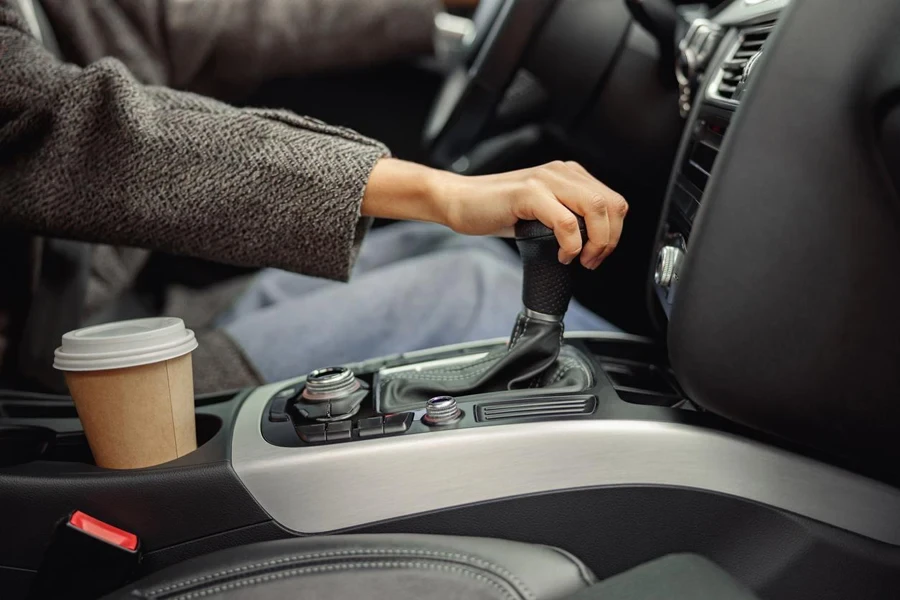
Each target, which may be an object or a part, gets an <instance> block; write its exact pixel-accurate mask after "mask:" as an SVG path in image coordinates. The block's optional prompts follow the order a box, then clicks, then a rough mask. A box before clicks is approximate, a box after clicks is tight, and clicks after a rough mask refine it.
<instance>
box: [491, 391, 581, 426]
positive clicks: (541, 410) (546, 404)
mask: <svg viewBox="0 0 900 600" xmlns="http://www.w3.org/2000/svg"><path fill="white" fill-rule="evenodd" d="M596 406H597V399H596V398H595V397H593V396H574V397H573V396H568V397H565V398H529V399H527V400H510V401H507V402H491V403H489V404H479V405H478V406H476V407H475V416H476V419H477V420H478V421H500V420H504V419H535V418H544V419H546V418H553V417H569V416H573V415H574V416H577V415H589V414H591V413H593V412H594V409H595V408H596Z"/></svg>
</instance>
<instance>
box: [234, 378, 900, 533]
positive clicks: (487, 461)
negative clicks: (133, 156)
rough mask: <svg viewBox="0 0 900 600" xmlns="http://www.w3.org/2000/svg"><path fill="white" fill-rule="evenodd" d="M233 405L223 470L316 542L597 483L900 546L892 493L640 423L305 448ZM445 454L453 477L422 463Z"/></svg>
mask: <svg viewBox="0 0 900 600" xmlns="http://www.w3.org/2000/svg"><path fill="white" fill-rule="evenodd" d="M284 385H285V384H284V383H279V384H274V385H268V386H264V387H261V388H259V389H257V390H256V391H255V392H253V393H252V394H251V395H250V396H249V397H248V398H247V400H246V401H245V402H244V405H243V407H242V408H241V410H240V412H239V413H238V416H237V422H236V423H235V430H234V438H233V441H232V462H233V466H234V470H235V472H236V473H237V475H238V477H239V478H240V480H241V481H242V482H243V484H244V486H246V488H247V490H248V491H249V492H250V493H251V494H252V495H253V497H254V498H255V499H256V501H257V502H258V503H259V504H260V506H262V508H263V509H265V510H266V511H267V512H268V513H269V515H271V517H272V518H273V519H274V520H275V521H277V522H278V523H280V524H281V525H282V526H284V527H286V528H288V529H291V530H293V531H296V532H300V533H324V532H329V531H336V530H340V529H346V528H349V527H354V526H359V525H364V524H368V523H375V522H378V521H383V520H387V519H394V518H399V517H405V516H410V515H415V514H420V513H425V512H428V511H434V510H439V509H444V508H450V507H454V506H461V505H465V504H471V503H475V502H484V501H490V500H497V499H501V498H509V497H514V496H521V495H524V494H533V493H541V492H551V491H557V490H570V489H577V488H589V487H598V486H609V485H659V486H678V487H684V488H693V489H697V490H704V491H708V492H716V493H721V494H727V495H731V496H736V497H739V498H744V499H747V500H750V501H753V502H758V503H761V504H765V505H769V506H772V507H775V508H778V509H781V510H785V511H788V512H791V513H795V514H798V515H802V516H804V517H808V518H810V519H814V520H816V521H820V522H822V523H826V524H829V525H832V526H834V527H839V528H841V529H845V530H847V531H851V532H854V533H857V534H860V535H863V536H866V537H869V538H872V539H875V540H878V541H881V542H885V543H888V544H893V545H900V489H896V488H893V487H891V486H888V485H886V484H884V483H881V482H878V481H874V480H871V479H868V478H865V477H862V476H860V475H856V474H854V473H851V472H849V471H845V470H842V469H839V468H836V467H833V466H830V465H827V464H824V463H821V462H818V461H815V460H812V459H809V458H806V457H803V456H800V455H796V454H792V453H790V452H787V451H784V450H781V449H778V448H773V447H770V446H766V445H763V444H761V443H758V442H755V441H751V440H747V439H743V438H740V437H737V436H734V435H730V434H725V433H720V432H716V431H712V430H708V429H703V428H698V427H692V426H689V425H679V424H671V423H659V422H646V421H611V420H610V421H603V420H593V421H587V420H585V421H576V420H572V421H553V422H544V423H529V424H520V425H500V426H496V427H480V428H477V429H465V430H455V431H446V432H432V433H427V434H420V435H413V436H409V437H393V438H385V439H374V440H365V441H356V442H352V443H347V444H339V445H334V446H324V447H313V448H281V447H277V446H272V445H270V444H268V443H267V442H266V441H265V440H264V439H263V438H262V434H261V433H260V421H261V416H262V411H263V409H264V408H265V405H266V403H267V401H268V399H269V398H270V397H271V396H272V395H273V394H274V393H275V392H277V391H278V390H280V389H281V388H282V387H283V386H284ZM429 456H445V457H453V460H454V462H455V469H454V474H453V475H451V476H448V471H447V470H446V469H433V465H432V463H431V461H430V460H428V458H427V457H429Z"/></svg>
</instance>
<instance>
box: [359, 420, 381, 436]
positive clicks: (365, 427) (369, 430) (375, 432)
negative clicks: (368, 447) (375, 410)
mask: <svg viewBox="0 0 900 600" xmlns="http://www.w3.org/2000/svg"><path fill="white" fill-rule="evenodd" d="M357 427H358V429H359V437H361V438H370V437H378V436H380V435H384V420H383V419H382V418H381V417H369V418H368V419H360V420H359V423H358V425H357Z"/></svg>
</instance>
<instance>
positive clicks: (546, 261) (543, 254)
mask: <svg viewBox="0 0 900 600" xmlns="http://www.w3.org/2000/svg"><path fill="white" fill-rule="evenodd" d="M578 224H579V226H580V228H581V237H582V241H583V242H585V241H587V228H586V227H585V224H584V219H583V218H581V217H578ZM516 245H517V246H518V247H519V253H520V254H521V255H522V266H523V269H524V275H525V277H524V281H523V283H522V302H523V303H524V304H525V308H526V309H528V310H530V311H532V312H536V313H541V314H544V315H550V316H554V317H559V318H560V319H562V317H563V316H564V315H565V314H566V310H567V309H568V308H569V301H570V300H571V299H572V281H573V277H574V270H575V263H574V261H573V264H571V265H564V264H562V263H561V262H559V242H557V241H556V236H555V235H554V234H553V230H552V229H550V228H549V227H547V226H546V225H544V224H543V223H541V222H540V221H519V222H518V223H517V224H516Z"/></svg>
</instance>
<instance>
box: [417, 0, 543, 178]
mask: <svg viewBox="0 0 900 600" xmlns="http://www.w3.org/2000/svg"><path fill="white" fill-rule="evenodd" d="M555 4H556V0H481V2H479V4H478V8H477V9H476V11H475V15H474V16H473V22H474V24H475V35H474V36H472V40H471V42H470V43H469V47H468V48H467V50H466V52H464V53H463V55H462V58H461V60H460V62H459V64H458V65H457V66H456V67H454V68H453V70H452V71H451V72H450V74H449V75H448V76H447V78H446V80H445V81H444V85H443V88H442V89H441V91H440V93H439V94H438V97H437V100H435V103H434V106H433V107H432V111H431V115H430V116H429V117H428V121H427V122H426V125H425V133H424V141H425V145H426V147H427V148H428V149H429V150H430V154H431V158H432V162H433V163H434V164H436V165H438V166H442V167H447V166H449V165H451V164H452V163H453V162H454V161H456V159H458V158H459V157H460V156H462V155H463V154H464V153H465V152H466V151H467V150H468V149H469V148H470V147H471V146H472V144H473V143H474V142H475V140H476V139H477V138H478V135H479V134H480V133H481V131H482V130H483V128H484V127H485V125H487V123H488V122H489V121H490V119H491V117H492V116H493V114H494V111H495V109H496V107H497V104H498V103H499V102H500V100H501V99H502V98H503V94H504V93H505V92H506V88H507V87H509V84H510V82H511V81H512V79H513V76H514V75H515V73H516V70H517V69H518V67H519V63H520V61H521V59H522V56H523V54H524V53H525V50H526V48H527V47H528V44H529V42H530V41H531V39H532V38H533V37H534V35H535V34H536V33H537V30H538V29H539V28H540V25H541V24H542V23H543V22H544V19H545V17H546V16H547V15H548V14H549V12H550V10H551V9H552V8H553V6H554V5H555Z"/></svg>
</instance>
